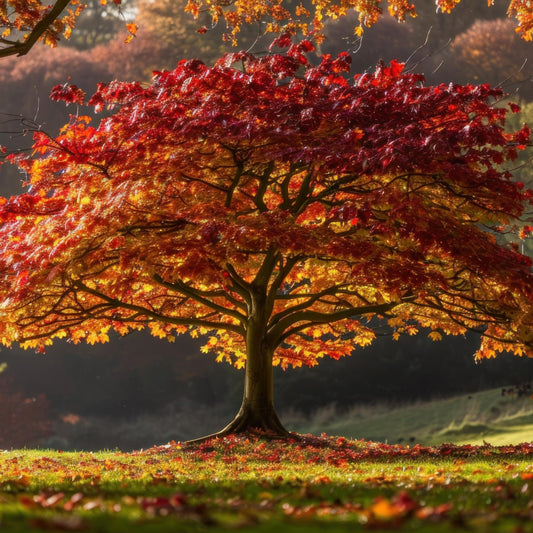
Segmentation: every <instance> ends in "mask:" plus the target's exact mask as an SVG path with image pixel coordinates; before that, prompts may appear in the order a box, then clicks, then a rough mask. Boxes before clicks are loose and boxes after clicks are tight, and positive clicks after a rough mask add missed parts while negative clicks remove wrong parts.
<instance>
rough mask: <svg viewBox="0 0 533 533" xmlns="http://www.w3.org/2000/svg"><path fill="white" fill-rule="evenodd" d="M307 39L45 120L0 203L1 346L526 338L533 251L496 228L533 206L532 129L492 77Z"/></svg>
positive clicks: (490, 348) (246, 347)
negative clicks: (54, 123) (455, 74)
mask: <svg viewBox="0 0 533 533" xmlns="http://www.w3.org/2000/svg"><path fill="white" fill-rule="evenodd" d="M276 44H277V45H281V46H285V45H289V42H285V40H284V39H283V38H282V39H279V40H278V41H277V43H276ZM310 49H311V45H310V43H308V42H306V41H304V42H302V43H300V44H298V45H290V48H289V49H288V52H287V54H285V55H280V54H276V55H267V56H265V57H260V58H259V57H255V56H253V55H250V54H248V53H244V52H239V53H236V54H230V55H226V56H224V57H223V58H221V59H220V60H219V61H218V63H217V64H216V65H215V66H214V67H208V66H206V65H205V64H203V63H201V62H199V61H182V62H180V63H179V64H178V66H177V68H176V69H175V70H173V71H170V72H158V73H155V76H154V80H153V83H152V84H151V85H150V86H148V87H143V86H141V85H140V84H138V83H120V82H112V83H110V84H108V85H103V84H102V85H100V86H99V88H98V91H97V93H96V94H95V95H94V96H93V97H92V98H91V99H90V101H89V104H90V105H92V106H94V107H95V109H96V110H97V111H99V110H102V109H104V108H107V109H108V110H113V114H111V116H109V117H108V118H104V119H103V120H102V121H101V122H100V124H99V125H98V126H92V125H90V119H89V118H87V117H83V116H77V117H73V118H72V121H71V123H70V124H68V125H67V126H65V127H64V129H63V130H62V132H61V134H60V135H59V136H58V137H57V138H55V139H54V138H51V137H49V136H47V135H46V134H44V133H42V132H40V133H38V134H36V138H35V145H34V150H35V153H34V155H33V156H31V157H28V158H20V157H19V158H18V159H17V160H16V161H17V163H18V164H19V165H20V166H21V167H22V168H23V169H24V170H25V171H27V173H28V176H29V178H28V187H29V190H28V192H27V193H26V194H23V195H20V196H17V197H13V198H11V199H9V200H6V199H4V200H2V204H3V205H2V207H1V209H0V221H1V224H2V225H1V227H0V243H1V248H0V272H1V276H0V302H1V305H0V337H1V339H2V341H3V343H4V344H7V345H9V344H10V343H11V342H13V341H17V342H21V343H23V344H24V345H25V346H27V347H37V348H39V347H42V346H44V345H45V344H48V343H50V342H51V341H52V339H53V338H54V337H68V338H70V339H71V340H73V341H74V342H78V341H80V340H82V339H85V340H86V341H87V342H89V343H93V342H100V341H105V340H107V338H108V336H107V334H108V332H109V330H110V329H114V330H116V331H118V332H119V333H120V334H125V333H127V332H129V331H131V330H132V329H140V328H142V327H149V328H150V329H151V332H152V333H153V334H154V335H156V336H160V337H168V338H172V336H173V335H174V334H175V333H181V332H185V331H187V330H189V331H190V332H191V333H192V334H193V335H197V334H198V333H200V334H208V335H209V338H208V340H207V344H206V351H209V350H210V351H214V352H216V353H217V355H218V358H219V359H220V360H227V361H229V362H232V363H234V364H236V365H237V366H242V365H243V364H244V363H245V361H246V359H247V358H249V357H250V354H251V350H252V351H253V350H256V349H261V350H263V351H266V352H268V353H270V356H271V357H272V354H273V358H274V362H278V363H281V364H282V365H283V366H287V365H296V366H297V365H301V364H302V363H303V364H308V365H313V364H316V362H317V360H318V359H319V358H320V357H323V356H326V355H327V356H331V357H334V358H338V357H340V356H342V355H346V354H349V353H351V351H352V349H353V346H354V344H359V345H366V344H368V343H370V342H371V341H372V340H373V338H374V335H375V334H374V331H373V326H374V322H373V321H371V319H372V318H373V317H375V316H381V317H385V318H386V319H387V321H388V324H389V325H390V327H391V328H392V329H393V330H394V335H395V336H397V335H399V334H401V333H409V334H413V333H416V332H417V330H418V328H420V327H423V328H429V329H430V330H431V331H430V336H431V338H433V339H438V338H440V336H441V334H462V333H464V332H465V331H467V330H471V329H473V330H477V331H480V332H481V333H482V346H481V348H480V351H479V352H478V356H480V357H485V356H492V355H494V354H495V353H496V352H498V351H501V350H512V351H514V352H515V353H517V354H523V353H526V354H528V355H532V354H533V351H532V349H531V341H532V338H533V333H532V331H533V330H532V329H531V328H532V326H533V313H532V311H531V309H532V307H531V304H532V300H533V276H532V274H531V261H530V259H528V258H527V257H524V256H522V255H521V254H519V253H518V252H517V251H516V250H515V249H513V248H512V247H509V246H504V245H501V244H499V243H498V241H497V239H496V237H495V234H496V233H497V227H498V226H502V225H507V224H510V223H512V221H513V220H514V219H516V218H517V217H520V216H521V215H522V213H523V210H524V205H525V204H527V203H529V204H531V198H532V192H531V191H528V190H524V188H523V186H522V185H521V184H519V183H515V182H514V181H513V180H512V179H511V174H510V173H509V172H508V171H506V170H505V169H504V166H505V163H506V162H507V161H511V160H513V159H514V158H515V157H516V154H517V150H518V149H523V148H524V147H525V145H526V144H527V143H528V142H529V133H530V132H529V129H528V128H527V127H524V128H523V129H522V130H520V131H518V132H516V133H513V134H511V133H506V132H505V131H504V128H503V124H504V119H505V114H506V110H505V109H503V108H501V107H495V106H494V105H493V102H494V101H495V99H498V98H500V97H501V96H502V93H501V92H500V91H499V90H496V89H492V88H490V87H489V86H486V85H482V86H458V85H441V86H437V87H425V86H424V85H423V79H422V77H421V76H418V75H414V74H404V73H403V72H402V65H400V64H398V63H396V62H393V63H391V65H390V66H386V65H380V66H378V68H377V69H376V71H375V72H374V73H372V74H363V75H356V76H355V77H354V79H353V81H349V80H347V79H346V77H345V73H346V72H347V71H348V68H349V57H348V55H347V54H341V55H340V56H339V57H338V58H336V59H332V58H331V57H328V56H326V57H324V58H323V59H322V62H321V63H320V65H318V66H311V65H310V64H309V63H308V62H307V60H306V58H305V52H306V51H308V50H310ZM54 94H55V97H63V98H64V99H66V100H67V102H79V101H80V98H81V95H80V92H79V90H77V89H76V88H74V87H73V88H71V89H68V87H61V88H57V90H55V91H54ZM258 347H259V348H258Z"/></svg>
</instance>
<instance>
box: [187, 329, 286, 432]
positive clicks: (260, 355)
mask: <svg viewBox="0 0 533 533" xmlns="http://www.w3.org/2000/svg"><path fill="white" fill-rule="evenodd" d="M261 326H262V323H261V322H259V327H257V328H255V327H254V324H253V322H252V323H251V324H250V325H249V327H248V330H247V338H246V342H247V357H246V367H245V377H244V394H243V398H242V404H241V408H240V409H239V412H238V413H237V415H236V416H235V418H234V419H233V420H232V421H231V422H230V423H229V424H228V425H227V426H226V427H225V428H224V429H222V430H221V431H219V432H217V433H214V434H213V435H208V436H207V437H202V438H201V439H194V440H192V441H189V443H197V442H201V441H205V440H207V439H210V438H216V437H223V436H225V435H230V434H236V433H254V434H261V435H264V436H267V437H280V438H285V437H288V436H289V435H290V433H289V432H288V431H287V430H286V429H285V428H284V427H283V424H282V423H281V421H280V420H279V418H278V415H277V413H276V409H275V408H274V372H273V367H272V355H273V353H274V350H273V349H272V348H271V347H270V346H268V344H267V342H266V341H265V336H264V335H263V331H264V328H262V327H261Z"/></svg>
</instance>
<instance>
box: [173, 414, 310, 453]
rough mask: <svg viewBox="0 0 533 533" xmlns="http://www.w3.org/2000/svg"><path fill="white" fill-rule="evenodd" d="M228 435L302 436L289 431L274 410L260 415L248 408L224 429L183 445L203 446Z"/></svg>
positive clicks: (288, 437)
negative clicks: (209, 441)
mask: <svg viewBox="0 0 533 533" xmlns="http://www.w3.org/2000/svg"><path fill="white" fill-rule="evenodd" d="M228 435H250V436H253V437H261V438H264V439H280V440H287V439H299V437H300V435H298V434H297V433H291V432H289V431H287V430H286V429H285V428H284V427H283V424H282V423H281V421H280V420H279V418H278V415H277V414H276V411H275V410H274V408H271V409H268V410H267V411H265V412H262V413H260V414H258V413H255V412H252V411H251V409H250V408H248V407H247V406H243V407H241V409H240V411H239V412H238V413H237V416H236V417H235V418H234V419H233V420H232V421H231V422H230V423H229V424H228V425H227V426H226V427H225V428H223V429H221V430H220V431H217V432H216V433H212V434H211V435H206V436H205V437H200V438H198V439H192V440H189V441H186V442H185V443H183V444H184V445H185V446H188V445H195V444H201V443H203V442H206V441H208V440H211V439H220V438H223V437H226V436H228Z"/></svg>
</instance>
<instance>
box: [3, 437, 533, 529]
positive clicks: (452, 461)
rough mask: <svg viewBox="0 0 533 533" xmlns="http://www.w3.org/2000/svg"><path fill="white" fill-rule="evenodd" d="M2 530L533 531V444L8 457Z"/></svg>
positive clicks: (312, 440) (247, 441)
mask: <svg viewBox="0 0 533 533" xmlns="http://www.w3.org/2000/svg"><path fill="white" fill-rule="evenodd" d="M0 471H1V475H0V487H1V493H0V530H1V531H9V532H12V531H13V532H16V531H20V532H23V531H24V532H36V531H43V530H51V531H54V530H57V531H88V532H114V533H120V532H126V531H128V532H129V531H142V532H154V533H155V532H170V531H180V532H185V533H188V532H202V531H206V532H213V533H214V532H219V531H228V530H233V529H239V530H241V531H248V530H250V531H254V532H263V531H265V532H266V531H274V530H275V531H278V532H280V533H282V532H285V531H287V532H299V531H302V532H304V531H305V532H311V533H312V532H314V531H324V530H325V529H327V531H331V532H333V533H335V532H341V531H342V532H344V531H346V532H348V531H350V532H357V531H367V530H372V531H388V530H390V529H395V530H400V531H419V532H425V531H431V532H436V533H438V532H441V531H452V530H454V531H456V530H464V531H480V532H481V531H483V532H487V531H488V532H491V531H494V532H502V533H503V532H505V533H523V532H529V531H533V444H523V445H517V446H506V447H493V446H490V445H484V446H481V447H475V446H471V445H466V446H454V445H440V446H435V447H421V446H419V445H415V446H399V445H385V444H378V443H372V442H365V441H349V440H346V439H345V438H333V437H331V438H330V437H321V438H317V437H310V436H309V437H305V438H304V439H303V440H293V441H291V442H279V441H275V440H268V439H266V440H265V439H259V438H256V437H249V438H244V437H243V438H235V437H233V438H231V437H230V438H226V439H222V440H214V441H208V442H205V443H203V444H199V445H195V446H186V445H180V444H179V443H169V444H168V445H165V446H159V447H154V448H150V449H147V450H143V451H137V452H131V453H124V452H113V451H111V452H99V453H90V452H77V453H71V452H69V453H66V452H65V453H62V452H58V451H54V452H52V451H43V450H12V451H5V452H3V453H1V454H0Z"/></svg>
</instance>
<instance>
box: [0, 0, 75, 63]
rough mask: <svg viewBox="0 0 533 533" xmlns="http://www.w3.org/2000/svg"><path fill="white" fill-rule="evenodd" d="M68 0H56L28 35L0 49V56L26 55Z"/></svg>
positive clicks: (66, 4)
mask: <svg viewBox="0 0 533 533" xmlns="http://www.w3.org/2000/svg"><path fill="white" fill-rule="evenodd" d="M69 3H70V0H57V1H56V3H55V4H54V6H53V7H52V9H50V11H49V12H48V13H47V14H46V15H45V16H44V17H43V18H42V19H41V20H40V21H39V22H38V23H37V24H36V25H35V28H33V30H32V31H31V32H30V34H29V35H28V37H27V38H26V39H25V40H24V41H23V42H16V43H15V44H12V45H11V46H8V47H6V48H3V49H0V57H7V56H12V55H18V56H23V55H26V54H27V53H28V52H29V51H30V50H31V48H32V47H33V45H34V44H35V43H36V42H37V41H38V40H39V38H40V37H41V35H42V34H43V33H44V32H45V31H46V30H47V29H49V28H50V26H51V25H52V24H53V22H54V21H55V20H56V19H57V18H58V17H59V15H61V12H62V11H63V10H64V9H65V8H66V7H67V6H68V4H69Z"/></svg>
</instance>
